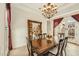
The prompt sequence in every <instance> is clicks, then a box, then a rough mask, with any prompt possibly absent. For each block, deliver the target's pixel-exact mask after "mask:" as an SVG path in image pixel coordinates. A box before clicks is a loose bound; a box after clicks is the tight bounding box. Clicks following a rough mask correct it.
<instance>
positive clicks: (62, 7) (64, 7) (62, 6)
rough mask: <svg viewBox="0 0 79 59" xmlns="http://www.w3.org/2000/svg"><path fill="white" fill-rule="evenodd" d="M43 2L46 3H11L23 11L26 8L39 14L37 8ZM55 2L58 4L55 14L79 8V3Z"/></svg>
mask: <svg viewBox="0 0 79 59" xmlns="http://www.w3.org/2000/svg"><path fill="white" fill-rule="evenodd" d="M43 4H46V3H19V4H17V3H15V4H12V5H13V6H15V7H19V8H21V9H23V10H25V11H27V9H28V10H31V11H32V12H34V13H36V14H39V15H41V11H40V10H39V8H41V7H42V6H43ZM55 4H56V5H57V6H58V13H57V14H56V15H55V16H58V15H63V14H65V13H66V14H67V13H70V12H73V11H75V10H79V4H77V3H55ZM55 16H54V17H55ZM54 17H53V18H54Z"/></svg>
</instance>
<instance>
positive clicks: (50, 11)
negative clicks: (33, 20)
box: [39, 3, 57, 19]
mask: <svg viewBox="0 0 79 59" xmlns="http://www.w3.org/2000/svg"><path fill="white" fill-rule="evenodd" d="M39 9H40V10H41V12H42V15H43V16H45V17H46V18H48V19H50V18H51V17H52V16H53V15H54V14H56V13H57V5H55V4H51V3H47V4H46V5H43V7H42V8H39Z"/></svg>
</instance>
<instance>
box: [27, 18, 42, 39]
mask: <svg viewBox="0 0 79 59" xmlns="http://www.w3.org/2000/svg"><path fill="white" fill-rule="evenodd" d="M39 34H42V22H38V21H32V20H28V36H29V39H31V40H34V39H38V35H39Z"/></svg>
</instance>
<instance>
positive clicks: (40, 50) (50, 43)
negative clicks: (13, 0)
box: [32, 39, 55, 55]
mask: <svg viewBox="0 0 79 59" xmlns="http://www.w3.org/2000/svg"><path fill="white" fill-rule="evenodd" d="M32 46H33V47H34V48H35V50H34V51H35V52H36V53H37V54H38V55H43V54H45V53H46V52H48V51H49V49H51V48H53V47H54V46H55V43H54V40H46V39H39V40H32Z"/></svg>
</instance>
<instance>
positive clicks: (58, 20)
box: [53, 18, 63, 35]
mask: <svg viewBox="0 0 79 59" xmlns="http://www.w3.org/2000/svg"><path fill="white" fill-rule="evenodd" d="M62 19H63V18H58V19H55V20H54V21H53V35H55V28H56V27H57V26H58V25H59V24H60V23H61V21H62Z"/></svg>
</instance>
